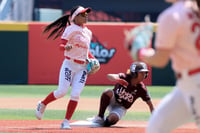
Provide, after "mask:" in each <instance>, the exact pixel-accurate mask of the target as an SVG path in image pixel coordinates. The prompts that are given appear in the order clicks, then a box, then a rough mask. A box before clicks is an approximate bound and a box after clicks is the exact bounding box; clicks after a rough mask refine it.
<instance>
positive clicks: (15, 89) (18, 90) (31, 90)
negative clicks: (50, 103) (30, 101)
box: [0, 85, 172, 99]
mask: <svg viewBox="0 0 200 133" xmlns="http://www.w3.org/2000/svg"><path fill="white" fill-rule="evenodd" d="M56 88H57V85H0V92H1V93H0V97H32V98H35V97H41V98H42V97H45V96H46V95H47V94H49V93H50V92H51V91H53V90H55V89H56ZM107 88H111V89H112V88H113V86H85V88H84V90H83V92H82V93H81V97H87V98H98V97H99V96H100V95H101V93H102V92H103V91H104V90H105V89H107ZM147 88H148V90H149V92H150V95H151V96H152V98H154V99H160V98H162V97H163V96H165V95H166V94H167V93H169V92H170V91H171V90H172V87H169V86H147ZM70 92H71V88H70V89H69V92H68V93H67V95H66V96H69V95H70Z"/></svg>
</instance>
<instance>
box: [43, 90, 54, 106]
mask: <svg viewBox="0 0 200 133" xmlns="http://www.w3.org/2000/svg"><path fill="white" fill-rule="evenodd" d="M54 100H56V98H55V96H54V94H53V92H51V93H50V94H49V95H48V96H47V97H46V98H45V99H44V100H43V101H42V103H43V104H44V105H47V104H49V103H50V102H52V101H54Z"/></svg>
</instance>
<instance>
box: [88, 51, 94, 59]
mask: <svg viewBox="0 0 200 133" xmlns="http://www.w3.org/2000/svg"><path fill="white" fill-rule="evenodd" d="M88 57H89V59H95V57H94V56H93V55H92V53H91V52H90V51H89V52H88Z"/></svg>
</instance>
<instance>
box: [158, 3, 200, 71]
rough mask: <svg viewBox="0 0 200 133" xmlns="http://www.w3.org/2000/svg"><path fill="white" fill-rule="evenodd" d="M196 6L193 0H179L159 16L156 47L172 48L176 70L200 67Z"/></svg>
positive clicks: (199, 25)
mask: <svg viewBox="0 0 200 133" xmlns="http://www.w3.org/2000/svg"><path fill="white" fill-rule="evenodd" d="M195 8H196V7H195V6H194V5H193V3H192V2H191V1H178V2H176V3H175V4H174V5H172V6H171V7H170V8H168V9H167V10H165V11H164V12H162V13H161V15H160V16H159V18H158V31H157V37H156V42H155V47H156V48H157V49H169V50H171V54H170V55H171V59H172V63H173V64H172V67H173V69H174V70H175V72H182V71H187V70H190V69H194V68H198V67H200V16H199V15H197V13H195V11H194V10H192V9H195Z"/></svg>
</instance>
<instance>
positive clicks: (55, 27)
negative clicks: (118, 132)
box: [36, 6, 98, 129]
mask: <svg viewBox="0 0 200 133" xmlns="http://www.w3.org/2000/svg"><path fill="white" fill-rule="evenodd" d="M90 11H91V9H90V8H84V7H82V6H77V7H74V8H73V9H72V10H71V15H68V14H67V15H64V16H62V17H61V18H59V19H58V20H56V21H55V22H53V23H51V24H49V25H47V27H46V28H45V30H44V33H46V32H48V31H50V30H51V33H50V34H49V36H48V38H51V37H53V36H55V37H54V39H55V38H57V37H58V36H60V35H61V34H62V37H61V44H60V47H61V49H63V51H64V56H65V59H64V61H63V64H62V67H61V70H60V75H59V84H58V88H57V89H56V90H55V91H53V92H51V93H50V94H49V95H48V96H47V97H46V98H45V99H44V100H42V101H39V103H38V106H37V109H36V117H37V119H39V120H40V119H42V117H43V113H44V111H45V108H46V106H47V105H48V104H49V103H51V102H53V101H55V100H57V99H58V98H61V97H64V96H65V95H66V93H67V91H68V89H69V87H70V85H71V86H72V91H71V97H70V100H69V103H68V106H67V112H66V115H65V119H64V121H63V122H62V124H61V128H62V129H70V125H69V120H70V119H71V117H72V115H73V113H74V111H75V109H76V107H77V104H78V100H79V97H80V93H81V91H82V90H83V88H84V86H85V82H86V79H87V63H86V59H88V58H93V59H94V56H93V55H92V54H91V52H90V51H89V47H90V41H91V38H92V32H91V31H90V30H89V29H88V28H87V27H86V26H85V25H84V24H85V23H86V22H87V15H88V13H89V12H90ZM69 17H71V21H73V22H74V24H72V25H71V24H70V19H69ZM66 26H67V27H66ZM63 31H64V32H63ZM96 61H98V60H96Z"/></svg>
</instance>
